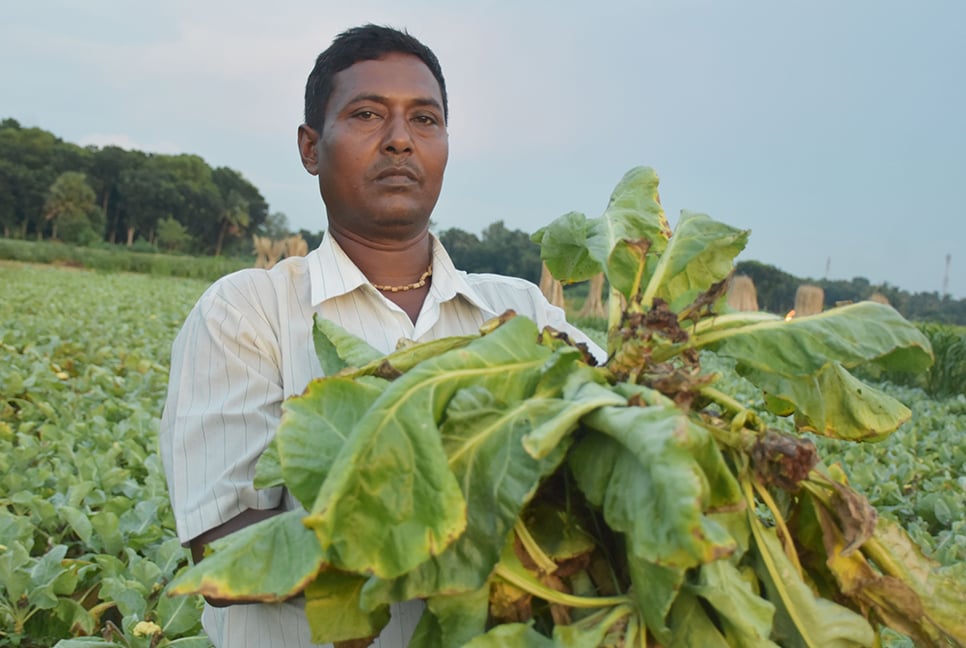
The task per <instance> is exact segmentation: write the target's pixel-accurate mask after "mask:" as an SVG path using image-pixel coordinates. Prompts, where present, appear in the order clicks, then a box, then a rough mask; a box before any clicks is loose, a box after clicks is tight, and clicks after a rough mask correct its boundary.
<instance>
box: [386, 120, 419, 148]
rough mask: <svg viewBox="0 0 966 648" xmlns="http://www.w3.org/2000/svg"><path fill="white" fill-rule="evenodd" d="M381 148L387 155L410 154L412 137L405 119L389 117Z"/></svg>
mask: <svg viewBox="0 0 966 648" xmlns="http://www.w3.org/2000/svg"><path fill="white" fill-rule="evenodd" d="M383 148H384V149H385V151H386V152H387V153H412V150H413V136H412V132H411V131H410V129H409V122H408V121H407V120H406V118H405V117H391V118H390V119H389V121H388V122H387V124H386V140H385V142H384V144H383Z"/></svg>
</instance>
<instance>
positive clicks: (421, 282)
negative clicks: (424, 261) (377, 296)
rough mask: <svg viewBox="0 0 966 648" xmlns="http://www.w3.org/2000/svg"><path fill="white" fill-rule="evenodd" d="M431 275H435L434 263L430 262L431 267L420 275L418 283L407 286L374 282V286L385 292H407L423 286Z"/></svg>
mask: <svg viewBox="0 0 966 648" xmlns="http://www.w3.org/2000/svg"><path fill="white" fill-rule="evenodd" d="M431 276H433V264H432V263H430V264H429V267H428V268H426V272H424V273H423V274H422V275H421V276H420V277H419V281H417V282H416V283H411V284H406V285H405V286H383V285H381V284H377V283H374V284H372V287H373V288H375V289H376V290H381V291H383V292H406V291H407V290H416V289H417V288H422V287H423V286H425V285H426V282H427V281H429V278H430V277H431Z"/></svg>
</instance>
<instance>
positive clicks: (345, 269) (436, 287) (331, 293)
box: [308, 232, 499, 317]
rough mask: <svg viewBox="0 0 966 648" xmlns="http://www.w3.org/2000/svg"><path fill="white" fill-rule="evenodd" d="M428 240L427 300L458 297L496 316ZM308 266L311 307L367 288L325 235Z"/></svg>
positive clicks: (438, 245) (443, 252) (438, 247)
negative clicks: (430, 252) (429, 280)
mask: <svg viewBox="0 0 966 648" xmlns="http://www.w3.org/2000/svg"><path fill="white" fill-rule="evenodd" d="M430 237H431V238H432V241H433V282H432V284H431V285H430V291H429V295H428V296H427V299H433V300H435V301H437V302H439V303H442V302H446V301H449V300H451V299H454V298H455V297H456V296H457V295H461V296H463V297H464V298H466V299H467V300H469V301H470V302H471V303H472V304H473V305H475V306H476V307H477V308H479V309H480V310H482V311H484V312H485V313H487V315H488V316H489V317H496V316H497V315H499V313H497V312H496V311H495V310H494V309H493V308H492V307H491V306H490V305H489V304H488V303H487V301H486V300H485V299H483V297H482V296H481V295H480V294H479V293H478V292H477V291H476V290H474V289H473V286H472V285H470V283H469V281H468V280H467V274H466V272H464V271H462V270H457V269H456V266H455V265H453V261H452V259H450V257H449V254H448V253H447V252H446V250H445V248H443V244H442V243H440V242H439V239H437V238H436V237H435V236H433V235H432V234H430ZM308 265H309V277H310V281H311V286H312V305H313V306H317V305H319V304H321V303H322V302H324V301H326V300H328V299H333V298H335V297H339V296H341V295H345V294H348V293H350V292H352V291H353V290H357V289H360V288H363V287H364V286H366V285H368V284H369V280H368V279H366V276H365V275H364V274H362V271H361V270H359V268H358V267H357V266H356V264H355V263H353V262H352V259H350V258H349V257H348V255H347V254H346V253H345V251H344V250H343V249H342V247H341V246H340V245H339V244H338V243H337V242H336V240H335V239H334V238H333V237H331V236H329V234H328V232H326V233H325V235H324V236H323V237H322V242H321V243H320V244H319V247H318V248H316V249H315V250H313V251H312V252H311V253H310V254H309V255H308Z"/></svg>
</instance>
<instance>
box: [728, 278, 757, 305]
mask: <svg viewBox="0 0 966 648" xmlns="http://www.w3.org/2000/svg"><path fill="white" fill-rule="evenodd" d="M728 307H729V308H731V309H732V310H736V311H757V310H758V292H757V291H756V290H755V282H754V281H752V280H751V277H749V276H747V275H735V276H733V277H732V278H731V282H730V283H729V285H728Z"/></svg>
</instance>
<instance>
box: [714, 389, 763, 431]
mask: <svg viewBox="0 0 966 648" xmlns="http://www.w3.org/2000/svg"><path fill="white" fill-rule="evenodd" d="M699 393H700V394H701V395H702V396H704V397H705V398H707V399H709V400H712V401H714V402H715V403H717V404H718V405H721V406H722V407H723V408H725V409H726V410H728V411H730V412H733V413H734V415H735V417H734V418H735V419H736V420H738V421H739V422H741V423H742V426H743V425H744V423H745V422H747V423H749V424H751V425H752V426H754V428H755V429H756V430H758V431H762V430H763V424H762V421H761V419H760V418H759V417H758V415H756V414H755V413H754V412H752V411H751V410H750V409H748V408H747V407H745V406H743V405H742V404H741V403H739V402H738V401H736V400H735V399H734V398H732V397H731V396H728V395H727V394H726V393H724V392H722V391H720V390H718V389H715V388H714V387H710V386H705V387H702V388H701V390H700V392H699Z"/></svg>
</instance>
